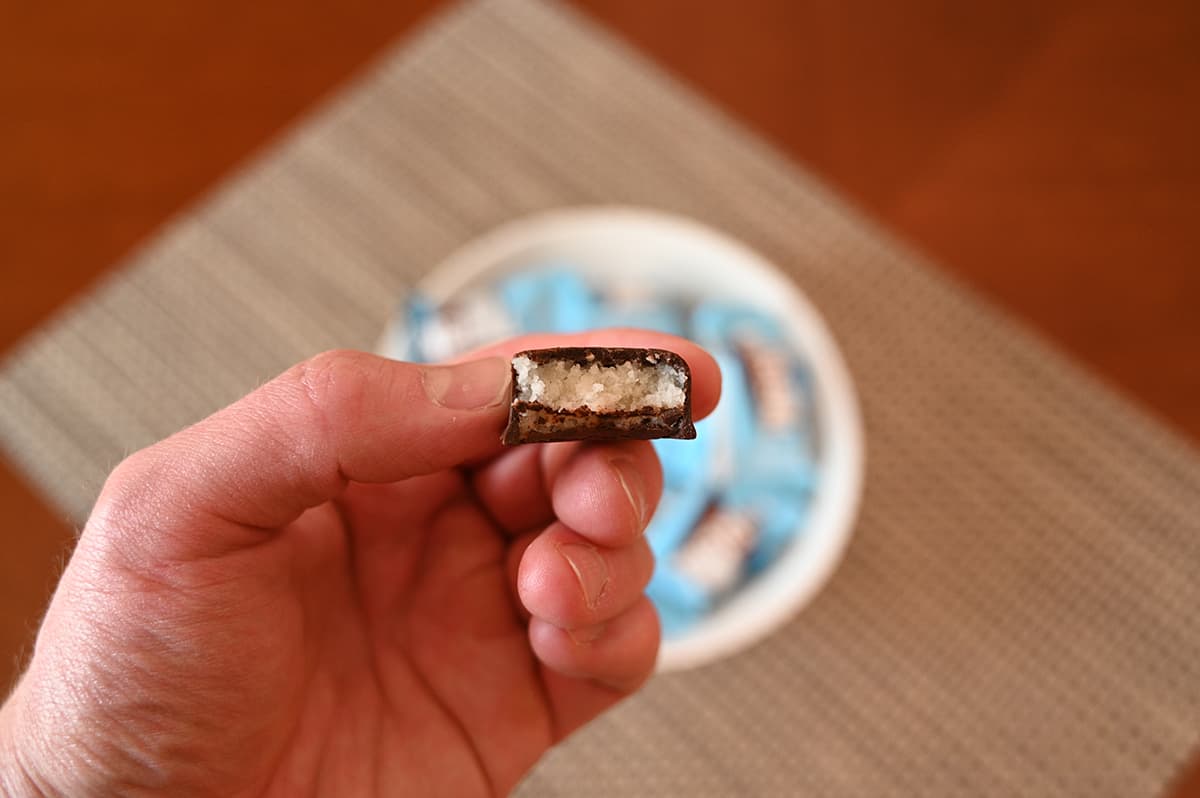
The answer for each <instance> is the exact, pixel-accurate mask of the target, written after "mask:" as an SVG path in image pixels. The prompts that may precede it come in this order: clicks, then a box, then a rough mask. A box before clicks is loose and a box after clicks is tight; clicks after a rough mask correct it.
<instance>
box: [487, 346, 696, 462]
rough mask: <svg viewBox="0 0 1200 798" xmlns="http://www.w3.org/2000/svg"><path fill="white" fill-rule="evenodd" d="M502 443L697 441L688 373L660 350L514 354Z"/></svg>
mask: <svg viewBox="0 0 1200 798" xmlns="http://www.w3.org/2000/svg"><path fill="white" fill-rule="evenodd" d="M512 369H513V373H512V384H513V392H512V405H511V406H510V409H509V416H508V426H507V427H506V428H505V430H504V436H503V438H502V440H503V441H504V443H505V444H508V445H514V444H519V443H545V442H549V441H573V440H595V441H601V440H626V439H630V440H648V439H651V438H695V437H696V428H695V427H694V426H693V424H692V373H691V370H690V369H689V368H688V364H687V361H685V360H684V359H683V358H682V357H680V356H679V355H677V354H675V353H674V352H668V351H666V350H664V349H629V348H608V347H562V348H557V349H531V350H527V351H525V352H518V353H517V354H516V355H514V356H513V359H512Z"/></svg>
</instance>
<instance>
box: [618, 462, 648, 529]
mask: <svg viewBox="0 0 1200 798" xmlns="http://www.w3.org/2000/svg"><path fill="white" fill-rule="evenodd" d="M609 465H611V466H612V469H613V473H614V474H616V475H617V481H618V482H620V483H621V489H622V490H624V491H625V496H626V498H628V499H629V504H630V505H632V507H633V513H634V518H636V519H637V523H638V529H639V530H640V529H644V528H645V527H646V522H647V521H648V520H649V519H648V518H646V485H645V483H644V482H642V475H641V473H640V472H639V471H638V470H637V464H636V463H634V462H633V461H632V460H630V459H629V458H628V457H618V458H616V459H614V460H610V461H609Z"/></svg>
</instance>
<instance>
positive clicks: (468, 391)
mask: <svg viewBox="0 0 1200 798" xmlns="http://www.w3.org/2000/svg"><path fill="white" fill-rule="evenodd" d="M511 378H512V372H511V368H510V366H509V363H508V361H507V360H505V359H504V358H502V357H489V358H484V359H483V360H471V361H468V362H466V363H456V364H455V365H453V366H427V367H426V368H425V369H424V371H422V372H421V380H422V383H423V384H424V386H425V395H426V396H428V397H429V401H431V402H433V403H434V404H435V405H440V406H442V407H445V408H449V409H450V410H482V409H484V408H486V407H493V406H495V405H498V404H501V403H504V402H507V400H508V392H509V388H508V383H509V380H510V379H511Z"/></svg>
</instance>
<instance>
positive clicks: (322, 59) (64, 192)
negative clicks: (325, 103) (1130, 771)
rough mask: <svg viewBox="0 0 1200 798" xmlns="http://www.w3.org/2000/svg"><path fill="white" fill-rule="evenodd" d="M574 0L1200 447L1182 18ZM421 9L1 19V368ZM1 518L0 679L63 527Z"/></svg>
mask: <svg viewBox="0 0 1200 798" xmlns="http://www.w3.org/2000/svg"><path fill="white" fill-rule="evenodd" d="M574 4H575V5H576V6H577V7H580V8H582V9H583V10H584V12H585V13H587V14H589V15H591V16H593V17H594V18H596V19H599V20H601V21H602V22H604V23H606V24H608V25H609V26H611V27H612V28H613V29H615V30H617V31H618V32H620V33H621V34H622V35H624V36H625V37H626V38H628V39H629V40H630V41H632V42H634V43H635V44H636V45H638V46H639V47H640V48H642V49H643V50H644V51H646V52H648V53H649V54H651V56H652V57H653V58H655V59H656V60H657V61H658V62H659V63H661V64H662V65H664V66H666V67H667V68H668V69H669V70H671V71H673V72H674V73H676V74H677V75H679V76H681V77H683V78H684V79H685V80H686V81H688V82H689V83H691V84H692V85H694V86H695V87H697V88H698V89H699V90H700V91H701V92H703V93H704V94H705V95H707V96H708V97H709V98H710V99H712V100H713V101H714V102H715V103H717V104H718V105H720V106H722V107H724V108H725V109H727V110H728V111H729V112H731V113H732V114H733V115H734V116H736V117H738V118H740V119H742V120H744V121H745V122H746V123H748V124H749V125H750V126H751V127H752V128H754V129H755V130H757V131H758V132H760V133H761V134H762V135H763V136H765V137H766V138H767V139H769V140H770V141H772V142H773V143H775V144H776V145H778V146H779V147H781V148H782V149H783V150H784V151H786V152H788V153H790V154H791V155H792V156H794V157H795V158H796V159H797V160H799V161H801V162H803V163H805V164H807V165H808V166H809V167H811V168H812V169H814V170H816V171H817V172H818V173H819V174H821V175H822V176H824V177H825V178H826V179H828V180H829V181H830V182H831V183H833V184H834V185H835V186H837V187H838V188H839V189H841V190H842V191H843V192H845V193H846V194H847V195H848V196H849V197H851V198H852V199H853V200H855V201H856V202H858V203H859V204H860V205H861V206H862V207H864V208H865V209H866V210H868V211H869V212H870V213H872V214H873V215H875V216H876V217H878V218H879V219H881V220H883V221H884V222H885V223H886V224H888V225H889V226H890V227H891V228H892V229H893V230H895V231H896V232H897V233H899V234H900V235H901V236H903V237H905V238H907V239H908V240H910V241H911V242H913V243H914V244H916V245H917V246H918V247H919V248H921V249H923V250H924V251H925V252H927V253H929V254H931V255H933V256H934V257H935V258H937V259H938V260H940V261H941V262H942V264H944V267H945V268H946V269H947V270H948V271H949V272H950V273H952V274H954V275H956V276H957V277H958V278H959V279H961V280H963V281H965V282H966V283H968V284H970V285H972V286H974V287H975V288H977V289H978V290H979V291H980V292H982V293H983V294H984V295H985V296H988V297H990V298H991V299H992V300H994V301H995V302H997V303H999V304H1000V305H1001V306H1003V307H1005V308H1007V309H1008V310H1009V311H1010V312H1011V313H1013V314H1015V315H1016V316H1018V317H1021V318H1023V319H1025V320H1026V321H1027V322H1028V323H1029V324H1031V325H1032V326H1033V327H1035V328H1037V329H1038V330H1040V331H1041V332H1043V333H1044V334H1045V335H1046V336H1048V337H1049V338H1050V339H1052V340H1053V341H1055V342H1056V343H1057V344H1058V345H1060V346H1062V347H1064V348H1065V349H1066V350H1068V351H1069V352H1071V353H1072V354H1073V355H1075V356H1076V357H1078V358H1079V359H1081V360H1082V361H1084V362H1085V363H1087V364H1089V365H1090V366H1091V367H1092V369H1093V370H1094V371H1096V372H1097V373H1099V374H1100V375H1102V376H1103V377H1104V378H1105V379H1107V380H1108V381H1110V382H1111V383H1112V384H1113V385H1115V386H1117V387H1118V388H1119V389H1120V390H1122V391H1124V392H1125V393H1127V394H1129V395H1131V396H1133V397H1136V398H1137V399H1138V400H1140V401H1141V402H1142V403H1143V404H1144V405H1145V406H1146V407H1148V408H1149V409H1151V411H1152V412H1154V413H1156V414H1157V415H1158V416H1159V417H1161V418H1163V419H1164V420H1166V421H1167V422H1168V423H1169V424H1171V425H1173V426H1174V427H1175V428H1176V429H1177V430H1178V431H1180V432H1182V433H1183V434H1185V435H1188V436H1190V437H1191V439H1192V440H1193V441H1197V440H1200V146H1198V142H1200V4H1197V3H1195V2H1163V3H1143V4H1133V3H1128V2H1123V3H1116V2H1068V1H1067V0H979V2H974V3H962V2H955V1H954V0H910V1H909V2H905V3H893V2H889V0H739V2H737V3H718V2H711V3H699V2H697V0H655V2H646V0H575V2H574ZM440 5H441V3H438V2H436V1H435V0H403V1H398V0H349V2H343V3H339V4H336V8H335V4H333V3H323V4H317V3H297V2H294V1H291V2H284V1H283V0H264V1H263V2H256V3H243V2H235V0H175V2H171V3H160V2H151V0H114V2H111V3H103V4H101V3H90V2H86V1H85V0H59V2H56V3H42V4H39V3H22V2H18V0H8V1H7V2H3V3H0V109H3V110H0V264H2V265H3V268H4V269H5V272H4V276H5V287H4V290H3V291H0V349H6V348H7V347H9V346H11V344H12V343H13V342H14V341H16V340H17V339H18V338H19V337H20V336H21V335H22V334H24V333H25V332H27V331H28V330H30V329H31V328H33V327H34V326H35V325H36V324H38V323H39V322H41V321H42V320H44V319H45V318H47V316H48V315H50V314H51V313H52V312H53V311H54V310H55V308H57V307H59V306H60V305H61V304H62V303H63V302H64V301H66V300H67V299H69V298H70V297H71V296H73V295H75V294H77V293H79V292H81V291H84V290H86V289H87V287H88V286H89V285H90V284H91V283H92V281H94V280H95V278H96V277H97V276H98V275H99V274H101V273H102V272H103V271H104V270H105V269H107V268H109V267H111V266H112V265H113V263H114V262H115V261H116V260H117V259H119V258H120V257H121V256H122V255H124V254H126V253H127V252H129V250H130V248H131V247H133V246H134V245H135V244H137V243H138V242H139V241H141V240H143V239H144V238H145V237H146V236H147V235H149V234H150V233H151V232H153V231H154V229H155V228H156V227H157V226H159V225H160V224H161V223H162V222H163V221H164V220H165V219H166V218H167V217H168V216H170V215H171V214H173V213H176V212H178V211H180V210H181V209H184V208H186V207H187V206H188V204H189V203H190V202H192V201H193V200H195V199H196V198H197V197H198V196H199V195H200V194H201V193H202V192H203V191H204V190H205V189H206V188H208V187H210V186H211V185H212V184H213V183H214V181H215V180H217V179H218V178H220V177H221V176H222V175H225V174H228V173H229V171H230V170H231V169H234V168H236V167H237V165H238V164H239V163H241V162H243V161H244V159H245V158H246V157H247V156H248V155H249V154H251V153H253V152H255V151H256V150H257V149H259V148H261V147H262V146H264V145H265V144H266V143H268V142H269V141H270V140H271V137H272V136H273V135H275V134H276V133H278V132H279V131H280V130H281V129H282V128H284V127H285V126H286V125H287V124H288V123H289V122H291V121H292V120H294V119H295V118H296V117H297V115H298V114H300V113H301V112H303V111H304V110H305V109H307V108H309V107H311V105H312V104H313V102H314V101H315V100H317V99H319V98H321V97H323V96H326V95H327V94H328V93H329V92H331V91H332V90H334V89H335V88H336V87H337V86H338V85H339V84H340V83H341V82H342V81H343V80H345V79H346V78H347V77H348V76H350V75H352V74H353V73H354V72H355V70H356V69H357V68H359V67H360V66H361V65H362V64H363V63H364V62H365V61H366V60H368V59H369V58H370V57H371V56H372V55H373V54H375V53H377V52H378V51H379V50H380V49H381V48H382V47H384V46H385V45H387V44H389V43H390V42H392V41H394V40H395V39H396V38H397V37H398V36H404V35H407V34H408V33H409V32H410V31H411V30H412V29H413V26H414V24H415V23H416V22H418V21H419V20H421V19H423V18H425V17H427V16H428V15H429V14H430V12H431V11H432V10H433V9H435V8H436V7H438V6H440ZM0 506H2V507H3V508H4V509H5V511H6V512H7V513H8V516H9V519H10V522H9V524H8V531H7V532H6V533H5V534H6V537H5V551H4V556H3V558H0V685H3V684H6V683H7V680H8V679H9V678H11V674H12V673H14V672H15V665H16V663H17V662H18V661H19V660H18V653H19V652H20V651H22V650H24V649H25V648H26V647H27V646H28V642H29V639H30V634H31V631H32V629H33V628H34V627H35V626H36V623H37V617H38V615H39V613H40V611H41V608H42V606H43V604H44V601H45V597H46V595H47V593H48V591H49V589H50V588H51V586H52V584H53V581H54V578H55V576H56V573H57V571H58V569H59V568H60V565H61V561H62V558H63V555H64V553H65V552H66V551H67V550H68V547H69V542H70V539H71V536H72V530H71V529H70V528H69V527H68V526H67V524H66V523H65V522H64V521H63V519H61V518H60V517H59V516H58V515H56V514H55V513H54V512H53V511H52V510H50V509H48V508H47V507H46V506H45V505H44V504H43V503H42V502H41V501H40V500H39V499H38V498H37V497H36V496H35V495H34V494H33V493H32V492H31V491H30V489H29V488H28V487H27V486H26V485H24V484H23V483H22V482H21V480H20V477H19V476H18V475H17V474H15V473H13V471H12V470H11V468H10V467H8V466H7V465H5V464H3V463H0ZM1198 732H1200V730H1198ZM1177 794H1178V795H1181V796H1182V795H1189V796H1200V774H1192V775H1191V776H1187V777H1185V778H1183V779H1182V781H1181V782H1180V784H1179V785H1178V788H1177Z"/></svg>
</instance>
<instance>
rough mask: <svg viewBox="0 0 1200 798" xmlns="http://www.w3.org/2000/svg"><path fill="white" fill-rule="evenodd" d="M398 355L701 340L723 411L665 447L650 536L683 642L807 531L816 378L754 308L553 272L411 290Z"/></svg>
mask: <svg viewBox="0 0 1200 798" xmlns="http://www.w3.org/2000/svg"><path fill="white" fill-rule="evenodd" d="M401 313H402V317H401V323H400V324H398V325H395V326H394V327H393V330H394V331H396V339H395V340H394V341H390V342H388V343H389V346H390V350H389V351H390V353H391V354H393V355H394V356H397V357H401V358H404V359H406V360H412V361H418V362H420V361H426V362H428V361H439V360H445V359H447V358H450V357H453V356H455V355H459V354H462V353H463V352H466V351H468V350H470V349H474V348H476V347H479V346H483V345H485V344H487V343H490V342H493V341H495V340H498V339H502V338H507V337H510V336H513V335H518V334H521V333H527V332H579V331H583V330H589V329H598V328H602V327H640V328H643V329H653V330H660V331H663V332H668V333H673V334H675V335H680V336H684V337H687V338H690V339H692V340H694V341H696V342H698V343H699V344H701V345H702V346H704V347H706V348H707V349H708V350H709V351H710V352H711V353H712V354H713V355H714V356H715V357H716V359H717V361H718V363H719V364H720V366H721V372H722V375H723V389H722V398H721V403H720V405H719V406H718V408H717V410H716V412H714V413H713V414H712V416H710V417H709V418H707V419H705V420H704V421H702V422H699V423H697V424H696V432H697V438H696V439H695V440H693V441H679V440H658V441H654V446H655V448H656V449H657V451H658V455H659V457H660V459H661V460H662V465H663V474H664V480H665V487H664V491H663V497H662V500H661V501H660V503H659V506H658V510H657V512H656V513H655V515H654V518H653V519H652V520H651V522H650V526H649V528H648V529H647V531H646V535H647V539H648V540H649V542H650V545H651V547H652V548H653V550H654V553H655V556H656V559H657V564H656V567H655V572H654V577H653V579H652V580H651V582H650V585H649V587H648V588H647V594H648V595H649V596H650V598H651V599H652V600H653V601H654V603H655V605H656V606H657V608H658V610H659V615H660V617H661V619H662V624H663V631H664V634H665V636H666V637H668V638H672V637H678V636H680V635H681V634H683V633H684V632H686V630H687V629H688V628H689V627H691V626H693V625H694V624H696V623H698V622H699V621H701V620H702V619H703V618H704V617H705V616H706V615H707V614H709V613H711V612H712V611H713V610H714V609H715V608H716V607H718V606H719V605H720V603H721V602H722V601H723V600H724V599H726V598H727V597H728V596H730V595H731V594H733V593H734V592H735V591H737V590H738V589H739V587H741V586H742V585H743V584H745V583H746V582H747V581H748V580H751V579H753V578H754V576H755V575H756V574H758V573H760V572H762V571H763V569H765V568H767V567H769V566H770V565H771V563H772V562H773V561H774V560H775V559H776V558H777V557H778V556H779V554H780V552H781V551H782V550H783V549H784V548H785V547H786V546H787V545H788V544H789V543H790V542H791V541H792V540H793V539H794V538H795V537H796V536H797V535H800V534H803V532H804V529H805V527H806V519H807V515H808V508H809V501H810V497H811V495H812V492H813V490H814V488H815V485H816V479H817V457H818V455H819V451H818V448H817V441H816V440H815V425H814V419H813V412H814V408H813V403H812V402H811V401H810V399H811V397H812V384H811V379H812V378H811V374H810V372H809V370H808V368H807V365H806V363H805V361H804V359H803V357H802V356H801V355H800V353H798V352H796V351H795V350H794V348H793V347H792V346H791V345H790V344H789V342H788V339H787V337H786V336H785V335H784V333H783V330H782V329H781V327H780V324H779V321H778V320H777V319H776V318H774V317H772V316H770V315H768V314H766V313H764V312H762V311H761V310H759V309H756V308H754V307H749V306H746V305H741V304H733V303H730V302H728V301H721V300H713V299H704V300H700V301H696V300H691V299H684V298H680V297H664V296H659V295H654V294H652V293H650V292H648V291H645V290H642V291H638V290H634V289H632V288H631V287H629V286H627V285H620V286H617V285H593V284H589V283H588V282H587V280H585V279H584V278H583V277H582V276H580V275H579V274H578V273H577V272H576V271H574V270H572V269H571V268H570V267H569V266H561V265H554V266H541V267H537V268H531V269H529V270H527V271H522V272H519V273H516V274H513V275H511V276H508V277H505V278H502V279H500V280H499V281H498V282H496V283H495V284H493V285H492V286H490V287H489V288H488V289H485V290H477V291H474V292H471V293H468V294H464V295H461V296H458V297H456V298H455V299H453V300H452V301H450V302H447V303H444V304H440V305H438V304H435V303H433V302H430V301H429V300H428V299H426V298H423V297H421V296H419V295H418V296H412V297H410V298H409V299H408V300H407V301H406V302H405V304H404V307H403V308H402V310H401Z"/></svg>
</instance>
